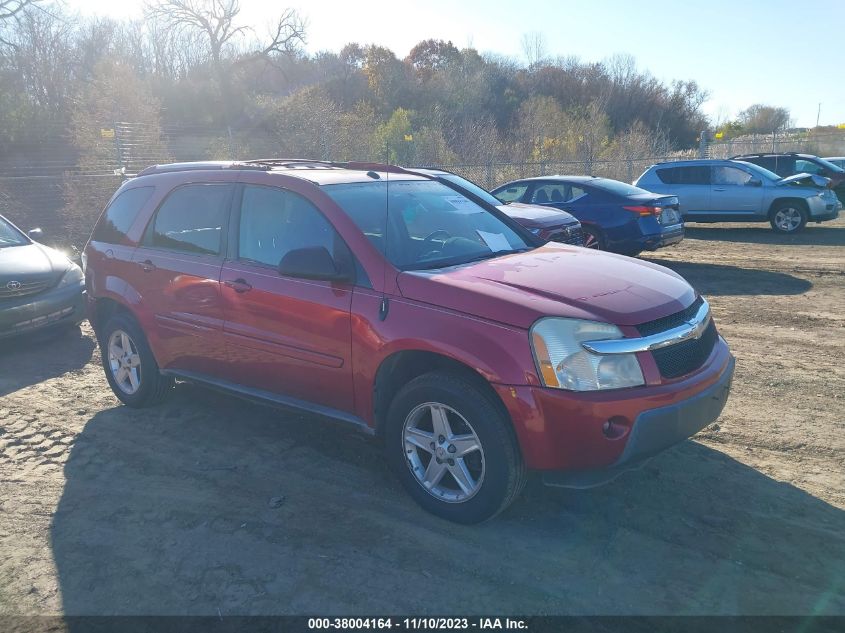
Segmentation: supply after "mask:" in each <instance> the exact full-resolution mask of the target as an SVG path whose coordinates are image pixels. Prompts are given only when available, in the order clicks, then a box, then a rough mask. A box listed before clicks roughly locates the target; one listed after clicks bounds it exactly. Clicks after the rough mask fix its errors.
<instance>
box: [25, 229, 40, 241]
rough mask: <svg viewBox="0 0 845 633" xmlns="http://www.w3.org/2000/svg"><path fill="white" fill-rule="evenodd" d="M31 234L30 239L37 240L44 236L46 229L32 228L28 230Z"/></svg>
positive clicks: (29, 234) (28, 233)
mask: <svg viewBox="0 0 845 633" xmlns="http://www.w3.org/2000/svg"><path fill="white" fill-rule="evenodd" d="M26 234H27V235H28V236H29V239H31V240H35V241H36V242H38V241H40V240H41V239H42V238H43V237H44V231H42V230H41V229H31V230H29V231H27V232H26Z"/></svg>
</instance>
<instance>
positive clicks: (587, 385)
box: [531, 317, 645, 391]
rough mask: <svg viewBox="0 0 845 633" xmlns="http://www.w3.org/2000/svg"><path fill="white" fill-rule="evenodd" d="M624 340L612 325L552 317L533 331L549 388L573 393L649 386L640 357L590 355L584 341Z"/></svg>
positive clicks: (533, 342) (535, 349)
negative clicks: (644, 377)
mask: <svg viewBox="0 0 845 633" xmlns="http://www.w3.org/2000/svg"><path fill="white" fill-rule="evenodd" d="M619 338H623V336H622V332H621V331H620V330H619V328H618V327H616V326H615V325H611V324H610V323H599V322H597V321H584V320H580V319H563V318H554V317H549V318H546V319H540V320H539V321H537V323H535V324H534V327H532V328H531V348H532V351H533V352H534V360H535V361H536V363H537V367H538V369H539V370H540V377H541V379H542V381H543V384H544V385H545V386H546V387H555V388H557V389H568V390H570V391H597V390H600V389H621V388H623V387H636V386H638V385H643V384H645V380H643V372H642V370H641V369H640V363H639V361H638V360H637V356H636V354H612V355H601V354H593V353H592V352H588V351H587V350H586V349H584V348H583V347H582V346H581V343H582V342H584V341H599V340H605V339H619Z"/></svg>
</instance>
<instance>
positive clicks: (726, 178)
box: [634, 160, 841, 233]
mask: <svg viewBox="0 0 845 633" xmlns="http://www.w3.org/2000/svg"><path fill="white" fill-rule="evenodd" d="M828 183H829V181H828V179H827V178H823V177H821V176H815V175H811V174H797V175H795V176H789V177H788V178H781V177H780V176H778V175H777V174H775V173H773V172H771V171H769V170H768V169H764V168H763V167H758V166H757V165H754V164H752V163H746V162H743V161H738V160H685V161H677V162H671V163H658V164H657V165H652V166H651V167H649V168H648V169H646V170H645V172H644V173H643V175H642V176H640V177H639V178H638V179H637V180H636V181H635V182H634V185H636V186H637V187H641V188H643V189H647V190H648V191H653V192H654V193H664V194H671V195H675V196H677V197H678V200H679V202H680V209H681V214H682V215H683V216H684V220H686V221H692V222H758V221H759V222H765V221H767V220H768V221H769V222H770V223H771V225H772V228H773V229H774V230H775V231H778V232H779V233H795V232H796V231H800V230H801V229H802V228H804V225H805V224H807V222H823V221H825V220H833V219H835V218H836V217H838V215H839V209H840V207H841V205H840V204H839V200H838V199H837V198H836V194H834V192H833V191H832V190H830V189H828Z"/></svg>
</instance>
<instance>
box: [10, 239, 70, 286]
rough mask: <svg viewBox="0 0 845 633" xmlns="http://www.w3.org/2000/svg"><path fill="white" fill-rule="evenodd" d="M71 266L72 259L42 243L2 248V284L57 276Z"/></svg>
mask: <svg viewBox="0 0 845 633" xmlns="http://www.w3.org/2000/svg"><path fill="white" fill-rule="evenodd" d="M68 268H70V260H69V259H68V258H67V257H65V256H64V255H62V254H61V253H60V252H59V251H57V250H54V249H52V248H49V247H48V246H44V245H42V244H27V245H26V246H8V247H6V248H0V284H2V285H4V286H5V285H6V284H7V283H8V282H10V281H20V282H27V281H30V280H33V281H34V280H42V279H47V278H56V279H58V277H59V276H61V275H63V274H64V273H65V271H67V269H68Z"/></svg>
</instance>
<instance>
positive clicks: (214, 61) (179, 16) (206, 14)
mask: <svg viewBox="0 0 845 633" xmlns="http://www.w3.org/2000/svg"><path fill="white" fill-rule="evenodd" d="M240 12H241V7H240V3H239V2H238V0H152V1H151V2H150V3H149V4H147V8H146V16H147V18H148V19H151V20H154V21H156V22H158V23H160V24H161V25H162V26H163V27H164V28H165V29H166V30H169V31H171V32H173V33H178V34H181V35H183V36H186V37H196V38H198V39H199V40H200V41H203V42H204V44H205V45H206V46H207V47H208V48H207V53H208V56H209V60H210V62H211V65H212V67H213V69H214V73H215V75H216V77H217V82H218V85H219V88H220V93H221V96H222V99H223V109H224V112H225V117H226V124H227V126H229V125H230V124H231V118H232V103H231V97H232V91H231V87H230V81H229V73H228V72H226V64H227V62H234V61H235V58H239V59H238V62H239V63H243V62H244V61H246V60H255V59H272V57H273V56H275V55H279V54H285V55H290V54H293V53H294V52H295V51H296V50H297V48H298V46H299V45H300V44H301V43H302V42H304V40H305V23H304V21H303V20H302V19H301V18H300V17H299V14H297V12H296V11H294V10H293V9H286V10H285V11H284V12H283V13H282V15H281V16H280V17H279V19H278V21H277V22H276V26H275V27H274V29H273V30H272V32H271V34H270V35H271V36H270V41H269V42H268V43H266V44H257V45H254V46H252V47H248V46H246V45H245V44H244V40H245V38H246V36H247V34H248V33H250V32H252V29H251V28H250V27H249V26H246V25H243V24H239V23H238V17H239V15H240Z"/></svg>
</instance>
